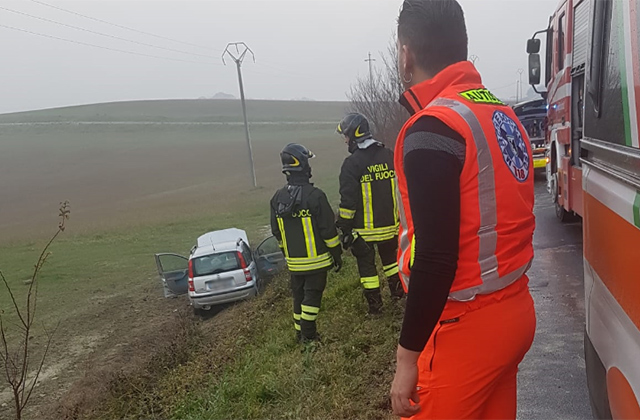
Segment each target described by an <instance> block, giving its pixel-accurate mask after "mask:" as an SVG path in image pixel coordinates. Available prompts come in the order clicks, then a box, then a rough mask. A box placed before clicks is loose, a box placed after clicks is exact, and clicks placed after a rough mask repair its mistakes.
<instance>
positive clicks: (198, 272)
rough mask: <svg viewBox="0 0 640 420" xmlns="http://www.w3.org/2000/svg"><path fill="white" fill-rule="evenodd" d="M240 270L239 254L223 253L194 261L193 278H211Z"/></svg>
mask: <svg viewBox="0 0 640 420" xmlns="http://www.w3.org/2000/svg"><path fill="white" fill-rule="evenodd" d="M239 269H240V261H238V253H237V252H221V253H219V254H211V255H205V256H202V257H198V258H194V259H193V276H194V277H201V276H209V275H212V274H218V273H226V272H227V271H234V270H239Z"/></svg>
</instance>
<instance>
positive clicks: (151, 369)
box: [0, 177, 401, 419]
mask: <svg viewBox="0 0 640 420" xmlns="http://www.w3.org/2000/svg"><path fill="white" fill-rule="evenodd" d="M319 185H320V186H321V187H323V189H324V190H325V191H326V192H327V193H328V195H329V198H330V199H331V200H332V201H334V202H335V199H336V198H337V197H336V196H337V186H336V185H335V179H329V178H326V179H325V178H323V177H320V179H319ZM272 193H273V191H272V190H271V189H258V190H254V191H253V192H252V193H251V194H248V195H245V196H241V197H235V198H233V199H231V200H227V202H226V203H225V207H227V208H228V209H229V210H228V211H222V212H216V213H215V214H206V213H203V214H197V215H196V214H193V215H189V216H183V217H182V218H180V219H176V220H175V221H173V222H170V223H148V224H140V225H138V226H134V227H129V228H126V229H124V228H121V229H116V230H109V231H102V232H99V231H98V232H93V233H90V234H80V235H73V234H72V232H73V230H72V229H71V230H70V231H69V232H66V233H65V236H63V237H62V238H61V240H60V241H59V242H56V243H55V245H54V246H53V248H52V251H53V255H52V256H51V258H50V260H49V261H48V263H47V265H46V267H45V269H44V271H43V273H42V277H41V278H40V286H39V295H40V299H39V303H38V305H39V312H38V316H39V317H40V319H41V320H42V321H43V324H44V325H46V326H47V327H51V326H52V325H55V324H57V323H58V322H61V327H60V329H59V330H58V332H57V335H56V337H55V339H54V348H53V351H52V353H51V355H50V356H49V358H48V362H47V364H46V367H48V366H52V365H53V366H58V367H59V370H57V371H56V373H53V374H52V375H51V376H60V379H58V380H57V381H58V382H52V383H50V384H49V391H46V392H47V395H49V392H51V401H49V402H46V401H45V400H42V401H38V402H36V404H53V407H56V401H57V400H59V401H66V403H65V407H66V408H65V409H64V410H63V412H64V415H60V414H58V413H60V411H51V412H52V413H55V415H54V417H52V418H68V419H71V418H73V419H76V418H100V419H111V418H145V419H147V418H157V419H165V418H175V419H199V418H360V417H362V418H364V417H366V418H388V417H389V414H388V402H387V392H388V387H389V384H390V381H391V374H392V361H393V353H394V349H395V345H396V337H397V332H398V328H399V320H400V317H401V309H400V308H399V307H397V306H394V305H392V304H390V302H389V299H388V295H386V297H387V299H386V300H387V303H388V304H387V312H386V313H385V315H384V316H382V317H380V318H376V319H369V318H367V317H366V316H365V315H364V314H365V310H366V306H365V303H364V299H363V298H362V294H361V290H360V285H359V282H358V275H357V272H356V268H355V264H354V261H353V259H352V258H350V257H346V265H345V268H344V269H343V272H341V273H339V274H331V275H330V277H329V282H328V287H327V290H326V292H325V299H324V302H323V308H322V313H321V316H320V320H319V328H320V331H321V333H322V334H323V344H322V346H320V347H319V348H318V349H316V350H315V351H303V349H302V348H301V347H300V346H299V345H298V344H297V343H296V342H295V340H294V332H293V326H292V315H291V298H290V294H289V291H288V279H287V278H286V276H280V277H278V278H276V279H274V280H273V281H272V282H271V283H270V284H269V285H268V287H267V290H266V291H265V293H264V294H263V295H261V296H260V297H258V298H257V299H253V300H251V301H248V302H244V303H240V304H237V305H233V306H231V307H229V308H226V309H225V310H223V311H222V312H221V313H219V314H218V315H217V316H216V317H214V318H211V319H207V320H194V319H193V318H192V316H191V315H190V313H189V312H186V313H184V314H178V313H176V314H174V315H172V319H174V320H173V321H170V322H157V321H156V320H155V319H154V317H156V318H157V317H163V316H164V317H166V316H167V315H171V313H172V312H175V311H174V309H173V308H175V307H180V306H181V305H182V307H183V308H184V306H185V305H186V300H182V301H181V305H176V304H170V302H167V301H164V300H163V298H162V297H161V290H160V284H159V282H158V280H157V275H156V268H155V264H154V261H153V253H156V252H176V253H182V254H186V253H187V252H188V250H189V248H190V247H191V246H192V244H193V242H194V240H195V238H196V237H197V236H198V235H199V234H201V233H203V232H206V231H209V230H214V229H220V228H226V227H229V226H238V227H242V228H244V229H246V230H247V231H248V233H249V236H250V239H251V241H252V243H253V244H254V245H257V244H258V240H259V239H260V238H262V237H264V236H265V233H266V232H265V225H266V224H267V223H268V218H267V215H268V210H267V204H266V203H268V200H269V198H270V197H271V195H272ZM41 245H42V244H41V243H40V242H31V243H23V244H14V245H13V246H4V247H0V267H2V269H3V271H4V273H5V274H6V275H7V277H8V278H9V279H10V282H11V285H12V287H14V289H15V291H16V293H17V294H18V295H20V294H21V293H22V291H23V289H26V287H27V285H26V284H24V280H26V279H27V278H28V277H29V275H30V273H31V266H32V264H33V261H34V260H35V258H36V257H37V255H38V252H39V250H40V249H41ZM151 303H153V305H151ZM7 304H8V300H7V296H6V295H5V294H0V308H7ZM163 308H164V309H163ZM150 309H153V312H151V313H147V312H148V311H149V310H150ZM185 309H187V308H185ZM6 315H7V316H10V314H6ZM150 323H156V324H153V325H147V324H150ZM156 327H157V328H163V331H158V332H157V333H154V331H157V330H154V328H156ZM42 338H43V335H42V332H41V331H35V333H34V337H33V339H34V342H35V343H36V344H37V343H38V342H39V341H40V340H41V339H42ZM79 348H80V349H79ZM96 361H98V363H97V364H98V366H97V367H96ZM76 362H78V363H76ZM65 375H66V376H65ZM63 378H68V379H69V380H70V381H71V382H70V383H64V384H63V383H62V382H60V381H62V380H63ZM87 378H89V379H90V380H87ZM83 379H84V380H86V381H87V382H83ZM65 380H66V379H65ZM85 384H86V385H85ZM0 388H2V387H0ZM88 388H91V389H93V390H94V391H92V392H90V393H83V394H82V395H79V394H78V389H83V390H87V389H88ZM0 391H2V389H0ZM39 392H43V391H42V390H41V391H39ZM74 393H75V394H76V396H77V399H78V400H79V401H78V402H76V401H71V402H69V401H70V400H69V398H70V396H71V394H74ZM39 395H43V394H39ZM71 397H73V396H71ZM47 398H49V397H47ZM72 400H73V398H72ZM68 407H71V408H68ZM38 409H41V410H47V409H46V406H43V407H40V408H38ZM4 414H8V413H5V412H3V410H2V409H0V417H2V416H3V415H4ZM36 417H37V416H36ZM37 418H44V417H42V416H40V417H37Z"/></svg>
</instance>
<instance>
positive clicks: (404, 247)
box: [396, 185, 412, 290]
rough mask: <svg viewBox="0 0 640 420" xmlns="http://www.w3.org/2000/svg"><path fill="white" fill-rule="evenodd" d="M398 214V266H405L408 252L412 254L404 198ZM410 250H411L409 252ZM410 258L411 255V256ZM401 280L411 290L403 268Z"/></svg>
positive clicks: (399, 204) (398, 191)
mask: <svg viewBox="0 0 640 420" xmlns="http://www.w3.org/2000/svg"><path fill="white" fill-rule="evenodd" d="M396 189H397V191H396V195H397V196H400V189H399V187H398V185H396ZM398 214H399V215H400V232H399V237H398V246H399V248H400V257H399V258H398V266H399V267H401V268H404V267H405V262H406V261H407V254H411V251H410V248H411V242H412V241H411V240H410V239H409V224H408V223H407V215H406V213H405V212H404V203H403V201H402V200H399V201H398ZM408 250H409V252H407V251H408ZM409 258H410V256H409ZM400 280H401V281H402V283H404V288H405V290H409V276H407V275H406V273H405V272H404V271H403V270H400Z"/></svg>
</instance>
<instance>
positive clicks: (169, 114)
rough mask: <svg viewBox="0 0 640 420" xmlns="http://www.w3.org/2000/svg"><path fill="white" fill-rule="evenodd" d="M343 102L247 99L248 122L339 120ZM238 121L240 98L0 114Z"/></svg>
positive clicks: (38, 118)
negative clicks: (235, 99) (237, 99)
mask: <svg viewBox="0 0 640 420" xmlns="http://www.w3.org/2000/svg"><path fill="white" fill-rule="evenodd" d="M348 105H349V104H348V103H347V102H321V101H314V102H299V101H264V100H247V114H248V116H249V122H250V123H251V122H302V121H306V122H308V121H316V122H331V123H334V122H336V121H339V120H340V119H341V118H342V117H343V115H344V112H345V111H346V109H347V108H348ZM114 121H120V122H127V121H129V122H133V121H135V122H141V121H142V122H242V108H241V106H240V101H232V100H228V99H209V100H198V99H189V100H186V99H184V100H152V101H131V102H110V103H102V104H92V105H80V106H72V107H64V108H52V109H44V110H38V111H28V112H18V113H12V114H0V123H16V122H18V123H25V122H26V123H28V122H114Z"/></svg>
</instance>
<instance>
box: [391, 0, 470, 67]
mask: <svg viewBox="0 0 640 420" xmlns="http://www.w3.org/2000/svg"><path fill="white" fill-rule="evenodd" d="M398 38H399V39H400V42H401V43H403V44H405V45H408V46H409V48H410V49H411V51H412V52H413V53H414V54H415V58H416V65H417V66H418V67H420V68H421V69H423V70H425V71H426V72H428V73H430V74H432V75H435V74H437V73H438V72H440V71H441V70H443V69H444V68H445V67H447V66H450V65H451V64H455V63H458V62H460V61H465V60H466V59H467V52H468V47H467V42H468V40H467V27H466V25H465V22H464V12H463V11H462V7H461V6H460V4H459V3H458V2H457V1H456V0H405V1H404V3H403V5H402V10H401V11H400V16H399V17H398Z"/></svg>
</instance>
